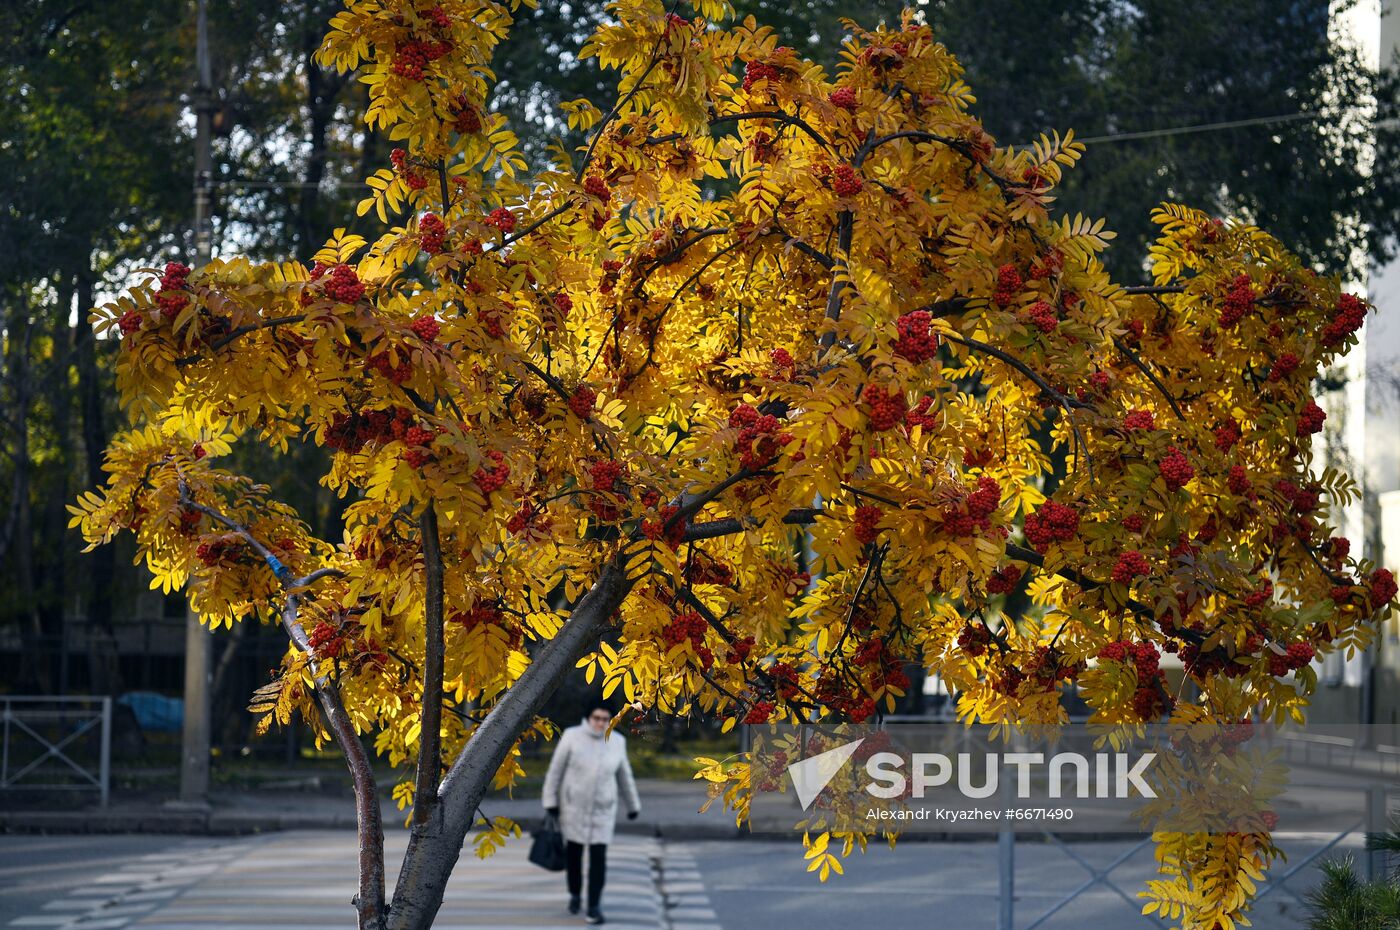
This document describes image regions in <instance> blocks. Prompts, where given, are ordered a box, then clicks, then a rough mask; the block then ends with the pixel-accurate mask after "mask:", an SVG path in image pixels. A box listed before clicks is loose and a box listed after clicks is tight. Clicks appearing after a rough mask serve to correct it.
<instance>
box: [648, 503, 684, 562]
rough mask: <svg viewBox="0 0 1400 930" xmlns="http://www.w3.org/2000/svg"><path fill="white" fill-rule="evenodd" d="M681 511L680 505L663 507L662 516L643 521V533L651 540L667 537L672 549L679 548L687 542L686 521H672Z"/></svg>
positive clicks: (667, 542)
mask: <svg viewBox="0 0 1400 930" xmlns="http://www.w3.org/2000/svg"><path fill="white" fill-rule="evenodd" d="M679 512H680V508H679V507H675V506H672V505H670V504H667V505H666V506H665V507H662V508H661V514H660V516H658V517H656V518H655V519H652V518H648V519H646V520H643V521H642V535H643V536H645V537H646V538H647V539H651V540H656V539H665V540H666V544H667V545H668V546H670V547H671V548H672V549H679V548H680V547H681V543H683V542H685V521H684V520H676V521H675V522H672V518H673V517H675V515H676V514H677V513H679ZM692 580H693V579H692Z"/></svg>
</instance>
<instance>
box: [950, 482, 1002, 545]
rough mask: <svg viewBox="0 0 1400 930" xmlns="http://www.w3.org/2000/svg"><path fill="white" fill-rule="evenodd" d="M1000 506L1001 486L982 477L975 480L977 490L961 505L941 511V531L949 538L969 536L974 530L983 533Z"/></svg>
mask: <svg viewBox="0 0 1400 930" xmlns="http://www.w3.org/2000/svg"><path fill="white" fill-rule="evenodd" d="M999 506H1001V485H1000V484H999V483H998V482H997V480H996V479H995V478H992V477H990V476H985V475H984V476H983V477H981V478H979V479H978V480H977V490H976V491H973V492H972V493H971V494H969V495H968V496H967V499H966V500H965V501H963V502H962V503H961V504H957V505H949V506H948V507H945V508H944V510H943V531H944V532H945V533H947V534H948V535H950V536H971V535H972V534H973V532H974V531H976V530H979V529H980V530H983V531H984V532H985V531H986V530H987V529H988V528H989V527H990V526H991V524H992V520H991V517H992V514H993V513H995V512H996V509H997V508H998V507H999Z"/></svg>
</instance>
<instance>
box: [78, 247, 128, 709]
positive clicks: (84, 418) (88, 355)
mask: <svg viewBox="0 0 1400 930" xmlns="http://www.w3.org/2000/svg"><path fill="white" fill-rule="evenodd" d="M94 280H95V275H94V274H93V272H92V270H91V269H90V268H85V269H83V271H82V272H81V273H80V274H79V275H78V319H77V323H76V325H75V326H74V327H73V363H74V367H75V368H76V369H77V373H78V411H79V417H80V419H81V422H82V434H83V464H84V474H85V475H86V477H87V481H86V484H87V486H88V487H90V488H96V487H101V486H102V482H103V479H104V475H103V473H102V455H103V452H104V451H105V450H106V448H107V440H108V439H109V438H110V436H109V434H108V433H109V431H108V427H107V415H106V408H105V405H104V403H103V397H104V393H105V391H104V388H105V387H106V386H107V385H106V384H105V383H104V380H103V378H102V373H101V371H100V370H99V369H98V367H97V345H96V340H95V339H94V338H93V334H92V325H91V324H90V323H88V311H89V310H91V309H92V306H93V282H94ZM116 566H117V551H116V547H114V546H98V547H97V548H96V549H95V550H93V551H92V552H89V553H88V554H87V555H85V556H83V567H84V570H85V573H86V575H87V584H86V586H85V587H86V592H85V593H86V595H87V602H86V607H87V625H88V670H89V676H90V678H91V687H92V693H93V694H109V695H113V696H115V695H118V694H120V693H121V692H122V690H123V687H124V685H123V682H122V674H121V661H120V659H119V657H118V655H117V633H116V628H115V627H114V626H113V623H112V620H113V617H112V595H113V591H112V581H113V579H114V578H115V577H116Z"/></svg>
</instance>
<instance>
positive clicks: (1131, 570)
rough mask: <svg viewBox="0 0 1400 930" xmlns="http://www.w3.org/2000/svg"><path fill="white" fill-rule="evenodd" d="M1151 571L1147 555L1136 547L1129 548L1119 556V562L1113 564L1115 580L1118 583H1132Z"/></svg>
mask: <svg viewBox="0 0 1400 930" xmlns="http://www.w3.org/2000/svg"><path fill="white" fill-rule="evenodd" d="M1151 571H1152V566H1151V565H1149V564H1148V563H1147V557H1146V556H1145V555H1143V554H1142V553H1141V552H1138V551H1137V550H1136V549H1129V550H1128V551H1127V552H1124V553H1122V554H1121V555H1119V556H1118V563H1117V564H1116V565H1114V566H1113V580H1114V581H1116V582H1117V583H1118V584H1132V583H1133V579H1135V578H1139V577H1141V576H1143V575H1146V574H1148V573H1149V572H1151Z"/></svg>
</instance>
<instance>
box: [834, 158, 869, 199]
mask: <svg viewBox="0 0 1400 930" xmlns="http://www.w3.org/2000/svg"><path fill="white" fill-rule="evenodd" d="M864 187H865V182H864V181H862V180H861V179H860V176H859V175H858V174H856V169H854V168H852V167H851V166H850V165H840V166H838V167H837V169H836V170H835V171H833V172H832V174H831V190H832V191H833V192H834V193H835V194H836V196H837V197H854V196H855V195H856V194H859V193H860V192H861V190H863V189H864Z"/></svg>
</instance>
